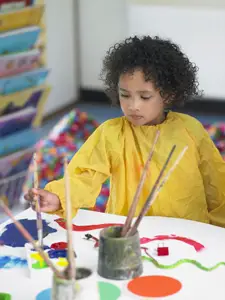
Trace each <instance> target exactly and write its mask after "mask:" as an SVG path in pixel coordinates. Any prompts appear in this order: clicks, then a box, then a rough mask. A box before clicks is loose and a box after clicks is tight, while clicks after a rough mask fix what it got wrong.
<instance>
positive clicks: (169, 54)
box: [100, 36, 201, 106]
mask: <svg viewBox="0 0 225 300" xmlns="http://www.w3.org/2000/svg"><path fill="white" fill-rule="evenodd" d="M137 69H141V70H142V71H143V73H144V76H145V80H146V81H152V82H153V83H154V85H155V87H156V88H157V89H159V91H160V94H161V96H162V97H165V96H166V97H168V99H170V104H171V106H174V105H181V104H184V103H185V102H186V101H187V100H189V99H192V98H193V97H194V96H200V94H201V91H199V89H198V86H199V83H198V80H197V76H196V75H197V71H198V68H197V67H196V65H195V64H193V63H192V62H190V60H189V59H188V57H187V56H186V55H185V54H184V53H182V51H181V49H180V47H179V46H178V45H176V44H174V43H172V42H171V41H170V40H164V39H161V38H159V37H157V36H156V37H150V36H144V37H142V38H139V37H137V36H134V37H130V38H127V39H125V40H124V41H123V42H121V43H117V44H115V45H114V46H113V47H111V48H110V49H109V51H108V52H107V54H106V57H105V59H104V60H103V68H102V72H101V75H100V78H101V79H102V80H103V82H104V84H105V89H106V93H107V95H108V96H109V97H110V98H111V100H112V102H113V104H118V103H119V97H118V82H119V78H120V76H121V74H123V73H128V72H129V73H132V72H134V71H135V70H137Z"/></svg>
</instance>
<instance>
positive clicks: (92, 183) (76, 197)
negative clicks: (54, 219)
mask: <svg viewBox="0 0 225 300" xmlns="http://www.w3.org/2000/svg"><path fill="white" fill-rule="evenodd" d="M105 137H106V134H105V128H104V123H103V124H102V125H100V126H99V127H98V128H97V129H96V130H95V132H94V133H93V134H92V135H91V136H90V137H89V138H88V140H87V141H86V142H85V143H84V144H83V146H82V147H81V148H80V150H79V151H78V152H77V153H76V154H75V155H74V157H73V158H72V160H71V161H70V163H69V165H68V171H69V178H70V194H71V202H72V215H73V217H74V216H75V215H76V213H77V210H78V209H79V208H91V207H94V205H95V202H96V198H97V197H98V195H99V193H100V190H101V186H102V184H103V183H104V182H105V180H106V179H107V178H108V177H109V176H110V169H111V168H110V154H109V149H108V148H109V147H107V141H106V138H105ZM45 189H46V190H48V191H50V192H52V193H54V194H56V195H57V196H58V197H59V199H60V202H61V207H62V209H61V210H59V211H57V212H54V213H55V214H57V215H60V216H61V217H64V218H65V182H64V178H62V179H60V180H57V181H52V182H50V183H48V184H47V185H46V187H45Z"/></svg>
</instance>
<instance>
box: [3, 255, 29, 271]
mask: <svg viewBox="0 0 225 300" xmlns="http://www.w3.org/2000/svg"><path fill="white" fill-rule="evenodd" d="M24 267H27V260H26V259H22V258H20V257H16V256H0V269H12V268H24Z"/></svg>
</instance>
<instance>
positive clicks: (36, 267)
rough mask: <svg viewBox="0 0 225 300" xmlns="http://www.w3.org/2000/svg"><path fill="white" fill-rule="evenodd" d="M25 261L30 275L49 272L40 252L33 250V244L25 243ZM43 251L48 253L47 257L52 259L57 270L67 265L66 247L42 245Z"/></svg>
mask: <svg viewBox="0 0 225 300" xmlns="http://www.w3.org/2000/svg"><path fill="white" fill-rule="evenodd" d="M25 250H26V257H27V263H28V268H29V274H30V277H33V276H35V275H38V276H40V272H42V271H44V272H46V271H47V272H50V273H51V270H50V269H49V267H48V266H47V264H46V263H45V262H44V260H43V259H42V257H41V256H40V254H39V253H38V252H37V251H36V250H34V248H33V246H32V245H31V244H29V243H27V244H25ZM44 251H45V253H46V254H48V257H49V258H50V260H51V261H52V263H53V264H54V265H55V266H56V267H57V269H59V270H64V269H65V268H66V266H67V265H68V262H67V258H66V257H67V249H54V248H51V247H49V246H44ZM46 269H47V270H46Z"/></svg>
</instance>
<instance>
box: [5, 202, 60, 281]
mask: <svg viewBox="0 0 225 300" xmlns="http://www.w3.org/2000/svg"><path fill="white" fill-rule="evenodd" d="M0 206H1V207H2V209H3V210H4V212H5V213H6V215H8V217H9V218H10V219H11V220H12V221H13V223H14V224H15V226H16V227H17V229H18V230H19V232H20V233H21V234H22V235H23V236H24V238H25V239H26V240H27V241H28V242H29V243H30V244H32V246H33V247H34V249H35V250H36V251H37V252H38V253H39V254H40V256H41V257H42V258H43V260H44V261H45V263H46V264H47V265H48V266H49V267H50V268H51V269H52V271H53V272H54V273H55V275H56V276H57V277H59V278H64V274H63V273H62V272H60V271H59V270H57V268H56V267H55V266H54V264H53V263H52V262H51V260H50V258H49V257H48V254H47V253H45V252H44V250H43V249H42V248H41V247H40V245H39V244H37V243H36V242H35V241H34V239H33V238H32V236H31V235H30V233H29V232H28V231H27V230H26V229H25V228H24V226H23V225H22V224H21V223H20V222H19V221H18V220H16V218H15V217H14V216H13V214H12V212H11V210H10V209H9V208H8V207H7V206H6V205H5V203H4V202H3V200H1V199H0Z"/></svg>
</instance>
